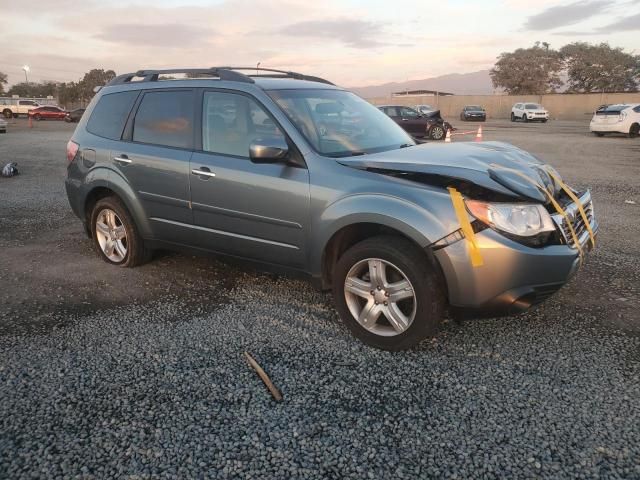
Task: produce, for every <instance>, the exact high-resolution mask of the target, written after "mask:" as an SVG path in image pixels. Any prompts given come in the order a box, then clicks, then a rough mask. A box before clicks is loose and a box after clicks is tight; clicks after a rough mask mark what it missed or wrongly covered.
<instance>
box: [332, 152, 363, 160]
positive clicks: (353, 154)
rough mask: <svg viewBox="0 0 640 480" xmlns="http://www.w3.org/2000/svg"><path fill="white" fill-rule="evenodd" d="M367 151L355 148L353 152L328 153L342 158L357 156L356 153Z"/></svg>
mask: <svg viewBox="0 0 640 480" xmlns="http://www.w3.org/2000/svg"><path fill="white" fill-rule="evenodd" d="M366 154H367V152H362V151H360V150H355V151H353V152H344V153H334V154H333V155H329V156H330V157H331V158H344V157H357V156H358V155H366Z"/></svg>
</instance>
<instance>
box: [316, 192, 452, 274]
mask: <svg viewBox="0 0 640 480" xmlns="http://www.w3.org/2000/svg"><path fill="white" fill-rule="evenodd" d="M358 223H373V224H378V225H381V226H384V227H388V228H391V229H393V230H396V231H398V232H400V233H402V234H403V235H404V236H406V237H407V238H409V239H410V240H412V241H413V242H414V243H416V244H417V245H418V246H419V247H420V248H423V249H424V248H425V247H427V246H429V245H430V244H431V243H433V241H436V240H438V239H440V238H442V237H444V236H445V235H447V234H449V233H450V230H448V228H450V227H448V226H447V225H446V224H443V222H442V221H441V220H440V219H439V218H438V217H436V215H434V214H433V213H432V212H430V211H429V210H427V209H425V208H424V207H421V206H419V205H417V204H415V203H411V202H408V201H406V200H404V199H401V198H398V197H394V196H392V195H380V194H355V195H350V196H347V197H343V198H341V199H340V200H338V201H336V202H335V203H333V204H331V205H329V206H328V207H327V208H326V209H325V210H324V212H323V213H322V215H320V217H319V219H318V220H317V222H316V223H315V224H314V225H312V227H311V238H310V240H311V249H310V252H311V253H310V262H309V263H310V265H309V267H310V271H311V273H312V275H313V276H317V275H321V273H322V262H323V259H324V252H325V249H326V248H327V245H328V244H329V241H330V240H331V239H332V238H333V236H334V235H335V234H336V233H337V232H338V231H340V230H341V229H343V228H344V227H348V226H350V225H354V224H358ZM313 232H318V234H319V235H318V236H317V237H316V236H315V235H314V234H313Z"/></svg>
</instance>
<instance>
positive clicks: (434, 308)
mask: <svg viewBox="0 0 640 480" xmlns="http://www.w3.org/2000/svg"><path fill="white" fill-rule="evenodd" d="M376 265H377V266H383V267H384V268H383V269H384V270H385V271H386V275H383V277H386V279H387V282H386V283H385V282H384V281H383V282H382V283H384V285H383V288H382V289H378V288H377V286H375V285H374V284H375V283H376V282H375V280H374V281H372V280H371V274H369V273H368V272H369V271H371V270H372V268H376V267H375V266H376ZM374 271H376V270H374ZM377 271H380V270H377ZM359 272H360V273H359ZM361 275H362V276H364V277H365V279H366V278H367V275H368V278H369V281H366V280H361V279H360V276H361ZM348 279H351V281H350V283H349V287H348V286H347V280H348ZM358 280H359V281H360V282H362V283H358ZM353 281H355V282H356V283H353ZM400 282H403V284H404V285H405V288H402V289H400V290H397V291H396V294H397V295H402V296H406V297H407V298H404V299H399V300H397V301H395V302H394V301H390V299H391V297H392V296H393V292H387V291H386V290H390V289H389V287H390V284H395V285H396V288H400V286H399V284H400ZM407 285H408V288H407V287H406V286H407ZM374 287H375V288H374ZM385 287H386V288H385ZM369 288H371V290H368V289H369ZM354 289H355V290H357V291H358V293H353V292H352V290H354ZM371 292H374V293H373V295H372V294H371ZM409 292H410V293H409ZM333 298H334V303H335V306H336V309H337V310H338V313H339V314H340V317H341V318H342V321H343V322H344V323H345V325H346V326H347V328H349V330H350V331H351V333H352V334H353V335H354V336H355V337H356V338H358V339H359V340H361V341H362V342H364V343H365V344H367V345H370V346H372V347H375V348H380V349H383V350H391V351H397V350H405V349H408V348H412V347H414V346H416V345H417V344H418V343H420V342H421V341H422V340H424V339H425V338H427V337H430V336H433V335H435V334H436V333H437V331H438V328H439V326H440V323H441V321H442V318H443V315H444V307H445V300H444V299H445V297H444V294H443V292H442V290H441V288H440V286H439V282H438V276H437V275H436V273H435V271H434V269H433V267H431V264H430V263H429V260H428V259H427V258H426V257H425V253H424V252H422V251H421V250H420V249H419V248H418V247H416V246H415V245H414V244H412V243H411V242H410V241H408V240H406V239H404V238H402V237H398V236H392V235H382V236H377V237H372V238H369V239H366V240H363V241H362V242H360V243H357V244H356V245H354V246H352V247H351V248H349V249H348V250H347V251H346V252H345V253H344V254H343V255H342V256H341V257H340V259H339V260H338V262H337V263H336V265H335V268H334V275H333ZM383 300H384V301H383ZM376 301H378V303H377V304H376V303H375V302H376ZM385 301H388V302H389V305H386V306H385V305H384V303H385ZM367 308H368V309H369V311H371V309H377V310H378V311H377V312H374V318H372V319H370V324H369V325H368V326H367V327H365V326H364V325H362V324H361V323H360V322H359V321H358V319H357V317H356V316H354V315H361V314H362V312H363V311H366V310H367ZM359 311H360V314H358V312H359ZM391 311H392V312H396V313H394V314H392V316H393V317H394V318H396V321H397V319H398V318H402V319H404V320H403V322H404V323H403V322H399V323H396V325H399V326H400V327H398V326H396V327H393V326H392V323H391V322H390V321H389V320H388V317H387V316H386V314H385V312H391ZM398 311H399V312H400V314H401V316H400V317H398V316H397V315H398V313H397V312H398Z"/></svg>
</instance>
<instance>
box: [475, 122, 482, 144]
mask: <svg viewBox="0 0 640 480" xmlns="http://www.w3.org/2000/svg"><path fill="white" fill-rule="evenodd" d="M481 141H482V125H480V126H479V127H478V133H476V142H481Z"/></svg>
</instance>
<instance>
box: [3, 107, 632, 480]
mask: <svg viewBox="0 0 640 480" xmlns="http://www.w3.org/2000/svg"><path fill="white" fill-rule="evenodd" d="M453 123H454V125H455V126H457V127H459V128H460V129H461V130H467V129H469V130H472V129H475V128H477V124H467V123H461V122H459V121H454V122H453ZM73 128H74V125H70V124H66V123H63V122H54V121H47V122H36V123H34V127H33V128H28V125H27V121H26V120H24V119H17V120H11V121H10V124H9V129H8V133H7V134H6V135H0V164H2V165H4V164H5V163H7V162H9V161H15V162H17V163H18V167H19V169H20V171H21V175H19V176H18V177H15V178H8V179H7V178H0V478H22V476H24V478H31V477H46V478H68V477H78V478H104V477H120V478H123V477H124V478H157V477H163V478H164V477H166V478H193V477H201V478H205V477H207V478H209V477H210V478H231V477H235V478H238V477H239V478H336V479H337V478H412V479H413V478H424V477H434V478H495V477H503V478H504V477H511V478H523V477H526V478H531V477H547V478H558V477H568V476H572V477H576V478H593V477H603V478H640V313H639V312H640V248H639V247H638V241H639V239H640V139H628V138H625V137H622V136H618V137H614V136H611V137H605V138H596V137H594V136H592V135H590V134H589V132H588V119H585V120H584V121H581V122H569V121H550V122H549V123H546V124H531V123H527V124H525V123H510V122H508V121H505V120H490V121H489V122H487V123H486V124H485V125H484V127H483V130H484V132H483V133H484V140H500V141H506V142H509V143H513V144H515V145H517V146H519V147H522V148H524V149H526V150H528V151H530V152H532V153H534V154H536V155H538V156H539V157H541V158H542V159H544V160H546V161H548V162H549V163H551V164H552V165H553V166H554V167H555V168H556V169H557V170H558V171H559V172H560V173H561V174H562V175H563V176H564V178H565V179H566V181H567V182H568V183H569V184H570V185H573V186H577V187H580V188H587V187H588V188H590V189H591V191H592V195H593V198H594V203H595V212H596V215H597V217H598V220H599V222H600V233H599V236H598V239H597V247H596V249H595V251H593V252H592V253H591V255H589V257H588V258H587V261H586V265H585V266H584V268H583V269H582V270H581V271H580V272H579V274H578V275H577V276H576V277H575V278H574V279H573V280H572V281H571V282H570V284H569V285H567V286H566V287H565V288H563V289H562V290H561V291H560V292H559V293H558V294H557V295H555V296H554V297H552V298H551V299H550V300H548V301H547V302H546V303H545V304H543V305H541V306H539V307H538V308H536V309H535V310H533V311H531V312H528V313H526V314H522V315H519V316H517V317H512V318H500V319H484V320H472V321H466V322H464V323H462V324H460V323H457V322H453V321H450V322H448V323H447V324H446V325H445V327H444V329H443V332H442V333H441V334H440V335H439V336H438V337H437V338H435V339H433V340H431V341H429V342H425V343H424V344H422V345H421V347H420V348H419V349H416V350H413V351H408V352H401V353H389V352H382V351H377V350H373V349H371V348H368V347H365V346H363V345H362V344H360V343H359V342H358V341H357V340H355V339H354V338H353V337H352V336H351V335H350V334H349V333H348V331H347V330H346V328H345V327H343V326H342V325H341V323H340V322H339V320H338V316H337V314H336V313H335V312H334V310H333V308H332V305H331V297H330V295H329V294H324V293H318V292H316V291H314V290H313V289H312V288H311V286H310V285H308V284H307V283H305V282H302V281H299V280H293V279H288V278H284V277H278V276H275V275H270V274H269V275H267V274H262V273H259V272H256V271H254V270H252V269H251V268H249V267H247V266H243V265H236V264H231V263H228V262H222V261H220V260H218V259H215V258H208V257H191V256H184V255H179V254H175V253H170V252H158V253H157V254H156V256H155V259H154V261H153V262H151V263H150V264H147V265H145V266H143V267H140V268H137V269H118V268H114V267H110V266H107V264H106V263H104V262H103V261H102V260H100V258H99V257H98V256H97V254H95V253H94V252H93V250H92V246H91V242H90V240H89V239H87V237H86V235H85V234H84V233H83V230H82V227H81V223H80V221H79V220H78V219H77V218H76V217H75V216H74V215H73V214H72V212H71V210H70V208H69V206H68V203H67V199H66V195H65V193H64V184H63V180H64V176H65V169H66V160H65V145H66V142H67V140H68V139H69V137H70V135H71V133H72V131H73ZM463 138H464V137H461V136H454V142H457V141H462V139H463ZM466 138H468V139H469V140H471V139H472V135H470V136H468V137H466ZM244 351H249V352H250V353H251V354H252V355H253V356H254V357H255V358H256V359H257V360H258V362H259V363H260V364H261V365H262V366H263V368H265V370H266V371H267V372H268V373H269V375H270V377H271V379H272V380H273V381H274V383H275V384H276V385H277V386H278V387H279V388H280V389H281V390H282V392H283V395H284V401H283V402H281V403H275V402H274V401H273V400H272V398H271V397H270V395H269V393H268V392H267V390H266V389H265V387H264V385H263V384H262V383H261V381H260V380H259V378H258V377H257V376H256V374H255V372H253V371H252V370H251V369H250V368H248V367H247V364H246V361H245V360H244V358H243V356H242V355H243V352H244Z"/></svg>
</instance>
